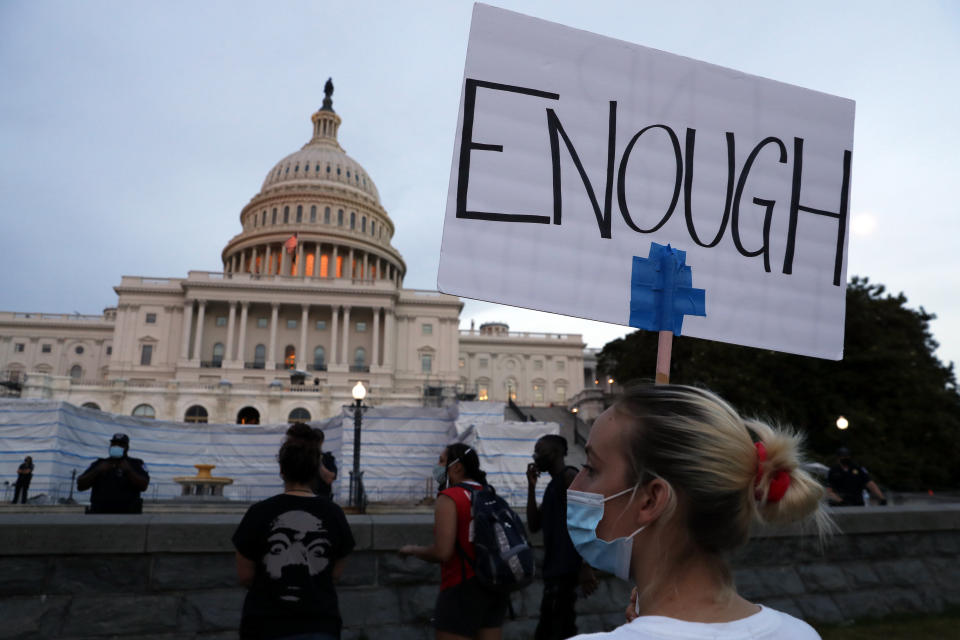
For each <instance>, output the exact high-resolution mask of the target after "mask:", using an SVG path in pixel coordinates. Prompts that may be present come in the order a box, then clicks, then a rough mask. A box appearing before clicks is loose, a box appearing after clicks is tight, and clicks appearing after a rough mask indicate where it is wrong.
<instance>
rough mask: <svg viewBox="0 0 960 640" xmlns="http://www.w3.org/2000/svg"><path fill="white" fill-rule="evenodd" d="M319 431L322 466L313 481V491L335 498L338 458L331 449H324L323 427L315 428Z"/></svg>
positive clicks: (328, 497)
mask: <svg viewBox="0 0 960 640" xmlns="http://www.w3.org/2000/svg"><path fill="white" fill-rule="evenodd" d="M314 431H315V432H316V433H317V437H318V438H319V440H318V446H319V447H320V466H319V467H318V468H317V477H316V479H315V480H314V481H313V492H314V493H316V494H317V495H318V496H321V497H324V498H327V499H329V500H333V486H332V485H333V481H334V480H336V479H337V459H336V458H335V457H334V455H333V454H332V453H330V452H329V451H324V450H323V441H324V433H323V429H320V428H314Z"/></svg>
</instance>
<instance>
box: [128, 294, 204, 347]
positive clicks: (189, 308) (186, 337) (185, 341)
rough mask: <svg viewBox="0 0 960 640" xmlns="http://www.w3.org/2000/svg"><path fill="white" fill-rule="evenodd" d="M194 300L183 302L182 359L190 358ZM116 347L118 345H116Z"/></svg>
mask: <svg viewBox="0 0 960 640" xmlns="http://www.w3.org/2000/svg"><path fill="white" fill-rule="evenodd" d="M192 325H193V300H189V301H187V302H184V303H183V337H182V338H181V340H180V359H181V360H189V359H190V329H191V328H193V327H192ZM114 347H116V345H114Z"/></svg>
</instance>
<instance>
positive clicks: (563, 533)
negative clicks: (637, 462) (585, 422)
mask: <svg viewBox="0 0 960 640" xmlns="http://www.w3.org/2000/svg"><path fill="white" fill-rule="evenodd" d="M566 455H567V441H566V439H564V438H563V437H562V436H558V435H546V436H543V437H542V438H540V439H539V440H537V444H536V445H534V448H533V462H532V463H531V464H529V465H528V466H527V524H528V525H529V526H530V531H532V532H534V533H536V532H537V531H540V530H541V529H543V550H544V554H543V598H542V599H541V601H540V620H539V621H538V622H537V628H536V631H534V640H563V639H564V638H570V637H572V636H575V635H577V612H576V609H575V608H574V605H575V604H576V601H577V587H578V586H579V587H580V590H581V591H582V593H583V595H585V596H588V595H590V594H591V593H593V591H594V590H595V589H596V587H597V579H596V576H594V574H593V569H591V568H590V565H588V564H586V563H585V562H583V559H582V558H581V557H580V554H579V553H577V550H576V548H574V546H573V542H572V541H571V540H570V533H569V532H568V531H567V487H569V486H570V483H571V482H573V479H574V477H576V475H577V470H576V469H575V468H574V467H570V466H567V465H566V464H565V463H564V457H565V456H566ZM541 473H549V474H550V482H549V483H548V484H547V488H546V490H545V491H544V492H543V502H542V503H541V504H540V505H539V506H538V505H537V497H536V488H537V478H538V477H539V476H540V474H541Z"/></svg>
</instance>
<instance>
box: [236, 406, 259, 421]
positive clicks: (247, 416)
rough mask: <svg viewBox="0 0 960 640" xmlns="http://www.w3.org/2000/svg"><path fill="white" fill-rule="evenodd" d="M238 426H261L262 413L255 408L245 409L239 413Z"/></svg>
mask: <svg viewBox="0 0 960 640" xmlns="http://www.w3.org/2000/svg"><path fill="white" fill-rule="evenodd" d="M237 424H260V412H259V411H257V410H256V409H254V408H253V407H244V408H243V409H240V411H239V412H237Z"/></svg>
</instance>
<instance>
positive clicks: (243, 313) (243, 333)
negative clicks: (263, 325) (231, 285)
mask: <svg viewBox="0 0 960 640" xmlns="http://www.w3.org/2000/svg"><path fill="white" fill-rule="evenodd" d="M249 308H250V303H249V302H242V303H240V339H239V340H237V350H236V354H237V355H236V358H235V360H237V361H239V363H240V368H241V369H242V368H243V364H244V362H245V361H246V357H247V354H246V353H245V351H246V348H247V347H246V344H247V311H248V310H249Z"/></svg>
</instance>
